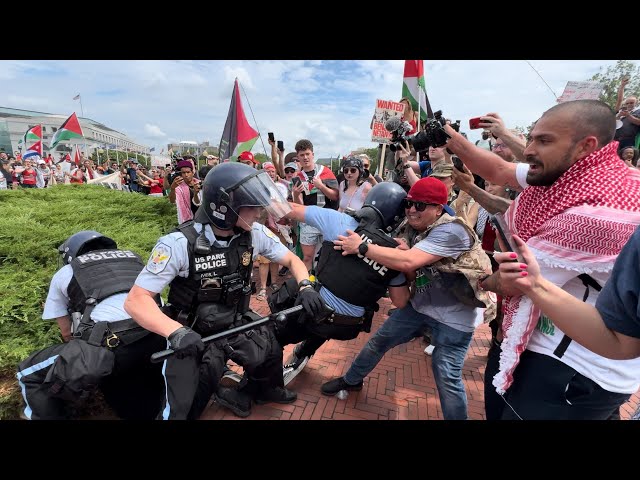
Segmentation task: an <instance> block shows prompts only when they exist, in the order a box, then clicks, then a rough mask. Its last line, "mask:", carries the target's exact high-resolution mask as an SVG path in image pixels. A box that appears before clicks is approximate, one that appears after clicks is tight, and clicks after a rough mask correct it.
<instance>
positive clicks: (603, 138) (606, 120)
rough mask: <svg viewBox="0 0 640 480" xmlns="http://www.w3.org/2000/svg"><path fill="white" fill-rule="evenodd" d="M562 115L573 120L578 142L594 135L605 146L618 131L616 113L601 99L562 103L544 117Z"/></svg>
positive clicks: (548, 111)
mask: <svg viewBox="0 0 640 480" xmlns="http://www.w3.org/2000/svg"><path fill="white" fill-rule="evenodd" d="M555 115H561V116H563V117H564V118H565V119H566V121H568V122H571V127H572V130H573V135H572V139H573V141H574V142H578V141H580V140H582V139H583V138H585V137H588V136H591V135H593V136H594V137H596V138H597V139H598V146H599V147H600V148H602V147H604V146H605V145H606V144H607V143H609V142H611V140H613V136H614V134H615V132H616V114H615V113H614V111H613V110H612V109H611V107H609V105H607V104H606V103H604V102H601V101H600V100H574V101H572V102H564V103H560V104H558V105H556V106H554V107H551V108H550V109H549V110H547V111H546V112H544V114H543V115H542V118H544V117H548V116H555Z"/></svg>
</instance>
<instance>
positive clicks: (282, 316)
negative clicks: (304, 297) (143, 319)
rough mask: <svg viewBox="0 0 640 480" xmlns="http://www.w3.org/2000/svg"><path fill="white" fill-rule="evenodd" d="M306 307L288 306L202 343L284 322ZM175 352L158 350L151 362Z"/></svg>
mask: <svg viewBox="0 0 640 480" xmlns="http://www.w3.org/2000/svg"><path fill="white" fill-rule="evenodd" d="M303 308H304V307H303V306H302V305H297V306H295V307H291V308H287V309H286V310H282V311H281V312H278V313H277V314H275V313H274V314H271V315H268V316H266V317H263V318H261V319H259V320H256V321H254V322H250V323H247V324H245V325H240V326H239V327H234V328H231V329H229V330H225V331H224V332H219V333H216V334H214V335H210V336H208V337H205V338H203V339H202V343H204V344H207V343H211V342H213V341H215V340H220V339H223V338H229V337H232V336H234V335H237V334H239V333H244V332H246V331H248V330H252V329H254V328H256V327H259V326H261V325H264V324H265V323H269V322H271V321H276V322H278V323H284V322H286V320H287V316H288V315H291V314H292V313H296V312H299V311H300V310H302V309H303ZM174 353H175V352H174V351H173V349H171V348H169V349H167V350H162V351H160V352H156V353H154V354H153V355H151V363H159V362H162V361H164V360H165V359H167V358H168V357H170V356H172V355H173V354H174Z"/></svg>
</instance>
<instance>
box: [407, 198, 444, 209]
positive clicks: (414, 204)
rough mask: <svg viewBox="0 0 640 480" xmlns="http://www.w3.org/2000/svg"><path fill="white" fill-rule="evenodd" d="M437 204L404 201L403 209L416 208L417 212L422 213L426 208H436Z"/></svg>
mask: <svg viewBox="0 0 640 480" xmlns="http://www.w3.org/2000/svg"><path fill="white" fill-rule="evenodd" d="M437 205H438V204H437V203H425V202H414V201H413V200H406V199H405V200H404V208H405V209H406V210H409V209H410V208H411V207H416V211H417V212H424V211H425V209H426V208H427V207H432V206H437Z"/></svg>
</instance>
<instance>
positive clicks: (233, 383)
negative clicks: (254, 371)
mask: <svg viewBox="0 0 640 480" xmlns="http://www.w3.org/2000/svg"><path fill="white" fill-rule="evenodd" d="M241 380H242V375H240V374H239V373H236V372H234V371H233V370H231V369H230V368H229V367H225V370H224V373H223V374H222V378H221V379H220V385H222V386H223V387H227V388H237V387H238V384H239V383H240V381H241Z"/></svg>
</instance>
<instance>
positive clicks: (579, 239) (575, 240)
mask: <svg viewBox="0 0 640 480" xmlns="http://www.w3.org/2000/svg"><path fill="white" fill-rule="evenodd" d="M614 132H615V115H614V113H613V111H612V110H611V109H610V108H609V107H608V106H607V105H606V104H604V103H603V102H600V101H597V100H578V101H574V102H565V103H561V104H559V105H556V106H554V107H553V108H551V109H549V110H548V111H546V112H545V113H544V114H543V116H542V117H541V118H540V119H539V120H538V121H537V122H536V124H535V127H534V128H533V130H532V131H531V134H530V138H529V143H528V145H527V148H526V149H525V151H524V155H525V158H526V163H524V164H512V163H507V162H503V161H502V160H500V159H499V158H498V157H497V156H496V155H494V154H492V153H490V152H487V151H485V150H482V149H478V148H477V147H475V146H474V145H472V144H471V143H470V142H467V141H466V140H465V139H464V138H463V137H461V136H460V135H459V134H457V133H456V132H455V131H454V130H453V129H451V128H449V127H447V133H449V135H451V136H452V138H451V140H450V141H449V143H448V145H447V146H448V148H449V149H450V150H451V151H453V152H454V153H456V154H457V155H458V156H459V157H460V158H461V159H462V160H463V162H465V163H466V164H467V166H468V167H469V168H470V169H471V170H472V171H473V172H474V173H477V174H479V175H481V176H482V177H484V178H487V179H489V180H490V181H491V182H494V183H499V184H501V185H505V186H509V187H513V188H516V187H515V186H516V185H518V184H519V185H520V187H521V188H524V189H525V190H524V192H523V193H522V194H521V195H520V197H518V199H517V200H516V201H515V202H514V203H513V204H512V206H511V207H510V208H509V209H508V210H507V212H506V215H505V218H506V221H507V225H508V227H509V229H510V231H511V233H513V234H518V235H519V236H520V237H521V238H522V239H523V241H525V242H526V244H527V246H528V247H529V249H530V250H531V251H532V252H534V254H535V256H536V257H537V258H538V260H539V261H540V265H541V269H542V275H543V276H544V277H545V278H547V279H548V280H550V281H551V282H553V283H554V284H556V285H558V286H560V287H562V288H563V289H564V290H565V291H567V292H569V293H571V294H572V295H573V296H575V297H577V298H579V299H580V300H582V301H585V302H587V303H589V304H595V301H596V299H597V298H598V294H599V291H600V290H601V289H602V286H603V285H604V283H605V282H606V281H607V280H608V278H609V276H610V273H611V270H612V268H613V264H614V262H615V259H616V257H617V255H618V254H619V253H620V250H621V249H622V247H623V246H624V245H625V243H626V242H627V241H628V239H629V238H630V237H631V235H632V234H633V232H634V230H635V228H636V227H637V226H638V224H640V173H638V172H637V171H634V170H632V169H629V168H627V167H626V166H625V165H624V162H623V161H622V160H621V159H620V158H619V157H618V156H617V155H616V149H617V146H618V143H617V142H612V140H613V135H614ZM630 268H633V267H631V266H630ZM482 287H483V288H485V289H488V290H492V291H495V292H497V293H501V294H503V295H505V297H506V298H505V303H504V322H503V325H502V331H503V332H502V333H503V335H504V340H503V342H502V353H501V357H500V370H499V372H498V373H497V374H496V375H495V376H494V377H493V379H491V378H487V379H485V382H486V381H491V380H492V381H493V385H494V386H495V387H496V391H497V392H498V393H499V394H501V395H502V396H503V398H504V400H505V409H504V411H503V415H502V418H503V419H515V418H522V419H607V418H610V417H612V416H614V415H615V413H616V412H617V410H618V408H619V407H620V405H622V404H623V403H624V402H625V401H626V400H627V399H628V398H629V396H630V395H631V394H632V393H634V392H635V391H636V390H638V387H639V386H640V359H634V360H610V359H606V358H604V357H602V356H600V355H597V354H595V353H593V352H592V351H590V350H587V349H586V348H584V347H582V346H581V345H580V344H578V343H577V342H575V341H572V340H571V338H570V337H568V336H567V335H565V334H564V333H563V332H562V331H561V330H560V329H559V328H558V327H557V326H556V325H555V324H554V323H553V319H550V318H547V317H545V316H542V315H541V314H540V310H539V309H538V308H537V307H536V306H534V305H533V304H532V302H531V300H530V299H529V298H528V297H526V296H519V295H520V294H519V291H518V290H515V289H513V287H512V286H508V285H504V284H501V282H500V281H499V276H498V275H497V274H494V275H492V276H491V277H489V278H487V279H485V280H484V281H483V282H482ZM576 321H580V318H576ZM516 367H517V368H516Z"/></svg>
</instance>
